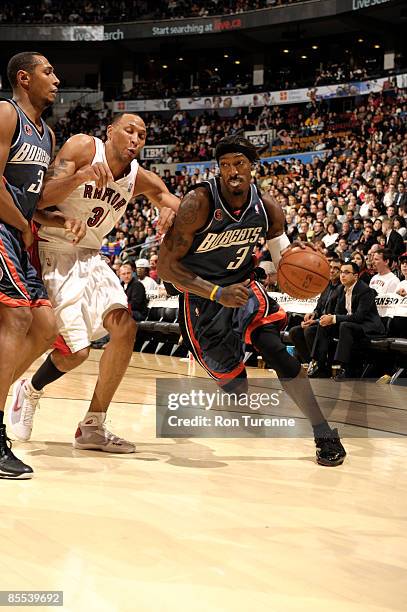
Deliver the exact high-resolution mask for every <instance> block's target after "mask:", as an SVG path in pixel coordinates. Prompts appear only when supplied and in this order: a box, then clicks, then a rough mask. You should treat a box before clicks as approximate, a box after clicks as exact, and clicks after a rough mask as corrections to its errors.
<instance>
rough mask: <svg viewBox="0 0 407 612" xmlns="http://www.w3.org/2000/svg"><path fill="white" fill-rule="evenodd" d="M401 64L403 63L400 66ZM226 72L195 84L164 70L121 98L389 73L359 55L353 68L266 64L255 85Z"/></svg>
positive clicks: (228, 92)
mask: <svg viewBox="0 0 407 612" xmlns="http://www.w3.org/2000/svg"><path fill="white" fill-rule="evenodd" d="M400 67H401V66H400ZM224 72H225V74H221V73H220V72H219V69H218V70H217V71H215V70H213V69H212V68H210V67H209V66H207V67H205V68H202V69H201V70H200V71H199V83H198V84H194V85H193V86H192V87H191V75H190V74H189V73H188V71H185V70H182V71H181V70H180V71H179V72H177V71H176V70H174V69H172V70H171V71H168V72H161V73H160V76H159V78H156V79H151V80H149V81H137V82H135V83H134V84H133V87H131V88H130V89H128V90H126V91H124V92H123V93H122V94H121V95H120V96H119V98H120V99H122V100H144V99H146V100H147V99H154V98H156V99H161V98H182V97H185V98H190V97H193V98H199V97H201V98H202V97H205V98H206V97H207V96H212V97H213V99H214V100H213V101H214V102H215V101H216V96H234V95H239V94H246V93H249V92H267V91H284V90H287V89H298V88H301V87H320V86H322V85H336V84H343V83H349V82H357V81H363V80H364V79H368V78H378V77H381V76H386V71H385V70H383V69H381V68H380V67H379V63H378V62H376V61H374V62H366V61H365V60H363V59H362V58H358V60H357V64H356V65H354V66H353V67H351V66H350V64H349V63H347V62H343V63H340V64H339V63H335V64H329V65H327V66H326V67H325V66H324V64H322V65H321V66H319V67H318V68H315V67H314V66H313V65H312V64H309V65H308V64H307V65H292V66H291V67H290V69H288V68H282V67H281V66H280V65H278V64H275V63H273V64H272V65H267V66H265V73H264V83H263V84H261V85H256V86H253V85H252V84H251V83H252V80H253V75H252V74H249V73H246V74H243V73H242V74H237V75H231V73H230V71H229V72H228V70H227V68H225V71H224Z"/></svg>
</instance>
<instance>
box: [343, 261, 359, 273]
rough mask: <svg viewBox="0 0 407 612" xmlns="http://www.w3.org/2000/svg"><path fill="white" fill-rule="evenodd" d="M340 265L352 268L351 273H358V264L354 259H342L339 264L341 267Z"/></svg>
mask: <svg viewBox="0 0 407 612" xmlns="http://www.w3.org/2000/svg"><path fill="white" fill-rule="evenodd" d="M342 266H351V268H352V270H353V274H359V266H358V264H357V263H356V261H344V262H342V264H341V268H342Z"/></svg>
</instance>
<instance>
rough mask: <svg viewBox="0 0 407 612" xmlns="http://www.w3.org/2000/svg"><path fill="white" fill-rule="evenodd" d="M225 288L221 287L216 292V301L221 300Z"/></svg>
mask: <svg viewBox="0 0 407 612" xmlns="http://www.w3.org/2000/svg"><path fill="white" fill-rule="evenodd" d="M222 291H223V288H222V287H219V288H218V290H217V292H216V293H215V302H219V300H220V296H221V295H222Z"/></svg>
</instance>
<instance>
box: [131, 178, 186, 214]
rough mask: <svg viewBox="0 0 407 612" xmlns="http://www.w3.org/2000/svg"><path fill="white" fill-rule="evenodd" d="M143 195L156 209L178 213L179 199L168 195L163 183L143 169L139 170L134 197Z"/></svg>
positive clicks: (170, 194)
mask: <svg viewBox="0 0 407 612" xmlns="http://www.w3.org/2000/svg"><path fill="white" fill-rule="evenodd" d="M141 194H143V195H145V196H146V197H147V198H148V199H149V200H151V202H152V203H153V204H155V205H156V206H158V208H163V207H167V208H171V210H173V211H174V212H178V208H179V205H180V201H179V198H177V197H176V196H175V195H173V194H172V193H170V192H169V191H168V189H167V186H166V184H165V183H164V181H163V180H162V179H161V178H160V177H159V176H157V175H156V174H154V172H151V171H150V170H145V169H144V168H139V169H138V173H137V180H136V184H135V186H134V195H135V196H137V195H141Z"/></svg>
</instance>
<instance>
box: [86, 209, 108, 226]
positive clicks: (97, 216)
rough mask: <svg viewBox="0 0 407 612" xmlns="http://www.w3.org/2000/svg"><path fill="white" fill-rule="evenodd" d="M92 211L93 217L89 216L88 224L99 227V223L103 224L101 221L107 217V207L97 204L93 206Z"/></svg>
mask: <svg viewBox="0 0 407 612" xmlns="http://www.w3.org/2000/svg"><path fill="white" fill-rule="evenodd" d="M92 212H93V217H89V219H88V220H87V225H88V227H97V226H98V225H101V223H102V222H103V221H104V219H105V216H104V212H105V209H104V208H102V207H101V206H96V207H95V208H92Z"/></svg>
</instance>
